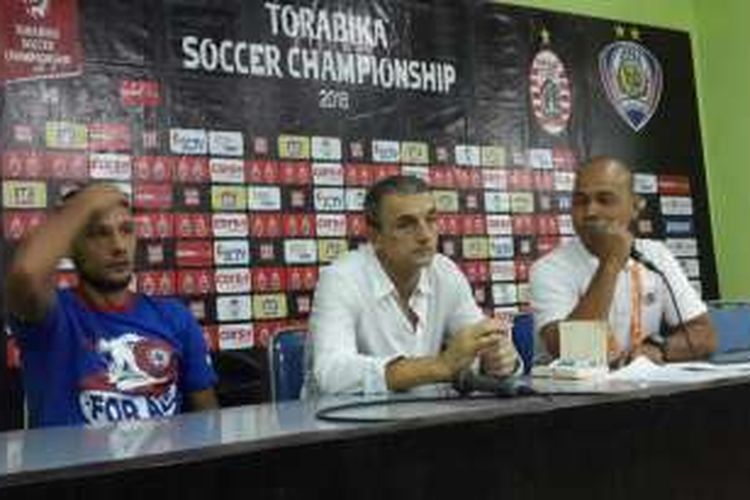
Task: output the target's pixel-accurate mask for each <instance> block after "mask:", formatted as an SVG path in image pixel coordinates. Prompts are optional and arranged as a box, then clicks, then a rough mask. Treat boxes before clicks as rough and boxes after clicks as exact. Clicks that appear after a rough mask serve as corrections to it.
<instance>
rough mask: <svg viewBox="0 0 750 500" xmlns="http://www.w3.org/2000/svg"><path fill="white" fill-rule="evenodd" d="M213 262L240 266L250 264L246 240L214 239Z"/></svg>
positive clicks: (248, 247) (219, 264) (220, 264)
mask: <svg viewBox="0 0 750 500" xmlns="http://www.w3.org/2000/svg"><path fill="white" fill-rule="evenodd" d="M214 264H216V265H217V266H242V265H247V264H250V246H249V244H248V241H247V240H217V241H214Z"/></svg>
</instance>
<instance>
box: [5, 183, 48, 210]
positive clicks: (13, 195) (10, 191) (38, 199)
mask: <svg viewBox="0 0 750 500" xmlns="http://www.w3.org/2000/svg"><path fill="white" fill-rule="evenodd" d="M3 206H4V207H5V208H46V207H47V183H45V182H41V181H40V182H36V181H3Z"/></svg>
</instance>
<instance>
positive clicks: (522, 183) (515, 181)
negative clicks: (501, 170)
mask: <svg viewBox="0 0 750 500" xmlns="http://www.w3.org/2000/svg"><path fill="white" fill-rule="evenodd" d="M508 189H509V190H511V191H531V190H532V189H534V171H533V170H529V169H514V170H509V171H508Z"/></svg>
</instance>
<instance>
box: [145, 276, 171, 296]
mask: <svg viewBox="0 0 750 500" xmlns="http://www.w3.org/2000/svg"><path fill="white" fill-rule="evenodd" d="M137 277H138V280H137V281H138V291H139V292H141V293H144V294H146V295H161V296H164V295H174V294H175V290H176V287H175V285H176V283H175V274H174V271H150V272H140V273H138V274H137Z"/></svg>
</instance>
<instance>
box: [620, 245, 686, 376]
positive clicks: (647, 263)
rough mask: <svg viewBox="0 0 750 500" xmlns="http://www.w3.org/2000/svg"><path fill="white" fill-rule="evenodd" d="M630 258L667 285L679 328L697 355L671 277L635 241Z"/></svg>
mask: <svg viewBox="0 0 750 500" xmlns="http://www.w3.org/2000/svg"><path fill="white" fill-rule="evenodd" d="M630 258H631V259H633V260H635V261H637V262H640V263H641V264H642V265H643V267H645V268H646V269H648V270H649V271H652V272H654V273H656V274H657V275H658V276H659V278H661V280H662V281H663V282H664V284H665V285H666V286H667V292H669V298H670V300H671V301H672V307H674V310H675V312H676V313H677V329H680V328H681V329H682V330H684V331H685V341H686V342H687V346H688V349H689V350H690V355H691V357H695V349H694V348H693V341H692V340H691V339H690V331H689V329H688V327H687V324H686V323H685V319H684V318H683V317H682V311H681V310H680V307H679V306H678V305H677V297H676V296H675V293H674V289H673V288H672V284H671V283H670V282H669V278H667V275H666V274H665V273H664V271H662V270H661V269H659V268H658V267H657V266H656V264H654V263H653V262H652V261H651V260H650V259H649V258H648V257H646V256H645V255H643V253H641V251H640V250H638V249H637V248H635V241H634V242H633V245H632V246H631V247H630ZM665 361H666V360H665Z"/></svg>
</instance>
